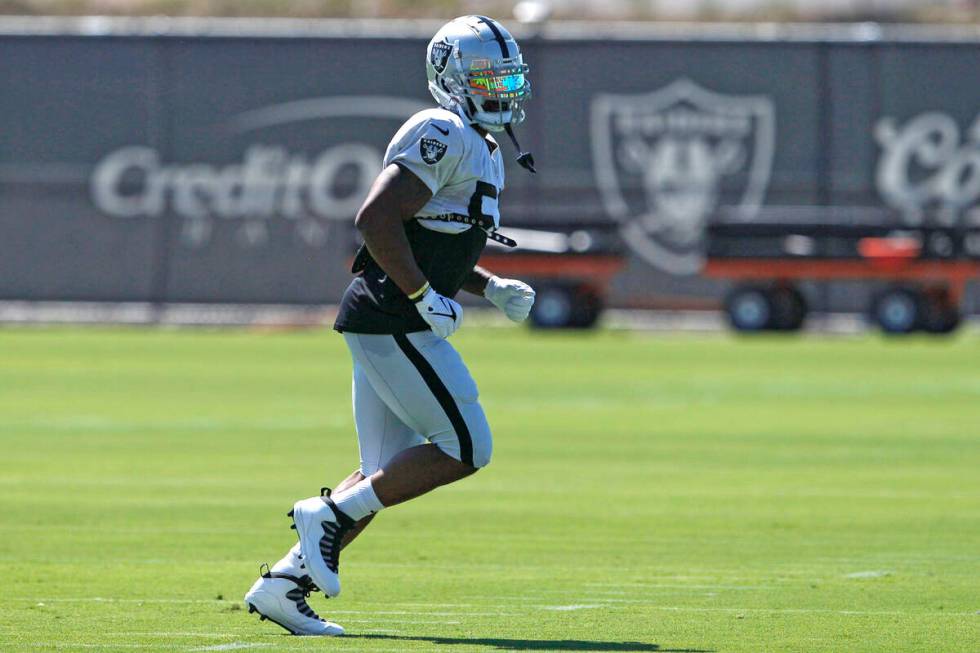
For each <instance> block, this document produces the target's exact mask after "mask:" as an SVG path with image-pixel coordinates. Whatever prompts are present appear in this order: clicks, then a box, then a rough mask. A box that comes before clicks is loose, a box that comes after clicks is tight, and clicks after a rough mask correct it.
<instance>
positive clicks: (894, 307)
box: [871, 287, 924, 334]
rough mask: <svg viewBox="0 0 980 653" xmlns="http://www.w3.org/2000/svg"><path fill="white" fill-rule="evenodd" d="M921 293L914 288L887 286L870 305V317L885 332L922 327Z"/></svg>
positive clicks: (914, 329) (901, 332)
mask: <svg viewBox="0 0 980 653" xmlns="http://www.w3.org/2000/svg"><path fill="white" fill-rule="evenodd" d="M923 313H924V311H923V298H922V293H921V292H919V291H918V290H916V289H914V288H903V287H897V288H889V289H888V290H885V291H883V292H881V293H880V294H879V295H878V296H877V297H876V298H875V300H874V303H873V304H872V306H871V319H872V320H873V321H874V322H875V324H877V325H878V326H879V327H881V330H882V331H884V332H885V333H891V334H905V333H912V332H913V331H916V330H918V329H921V328H922V327H923V319H922V318H923Z"/></svg>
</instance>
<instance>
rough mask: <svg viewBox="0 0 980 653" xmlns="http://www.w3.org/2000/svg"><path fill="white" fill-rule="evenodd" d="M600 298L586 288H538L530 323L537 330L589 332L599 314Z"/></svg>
mask: <svg viewBox="0 0 980 653" xmlns="http://www.w3.org/2000/svg"><path fill="white" fill-rule="evenodd" d="M602 308H603V305H602V298H601V297H600V296H599V293H597V292H595V291H594V290H593V289H591V288H589V287H588V286H573V285H551V286H544V287H540V288H538V291H537V297H536V298H535V300H534V307H533V308H532V309H531V315H530V318H529V319H530V323H531V326H532V327H534V328H536V329H589V328H592V327H594V326H595V324H596V322H598V320H599V315H601V314H602Z"/></svg>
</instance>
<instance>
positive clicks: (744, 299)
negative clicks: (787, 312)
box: [725, 286, 773, 332]
mask: <svg viewBox="0 0 980 653" xmlns="http://www.w3.org/2000/svg"><path fill="white" fill-rule="evenodd" d="M725 312H726V313H727V314H728V321H729V322H730V323H731V325H732V328H733V329H735V330H736V331H749V332H755V331H762V330H764V329H768V328H770V326H771V324H772V318H773V302H772V297H771V295H770V293H769V291H767V290H766V289H765V288H762V287H760V286H739V287H737V288H735V289H734V290H732V291H731V292H730V293H729V294H728V297H727V298H726V299H725Z"/></svg>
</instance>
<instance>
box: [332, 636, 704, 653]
mask: <svg viewBox="0 0 980 653" xmlns="http://www.w3.org/2000/svg"><path fill="white" fill-rule="evenodd" d="M350 638H358V639H383V640H390V641H403V642H428V643H430V644H446V645H451V644H463V645H469V646H490V647H493V648H495V649H497V650H500V651H636V652H638V651H656V652H657V653H714V651H710V650H704V649H696V648H660V645H659V644H646V643H643V642H596V641H588V640H582V639H504V638H501V637H423V636H417V637H410V636H405V635H383V634H366V633H365V634H361V635H357V634H349V635H345V636H344V639H350Z"/></svg>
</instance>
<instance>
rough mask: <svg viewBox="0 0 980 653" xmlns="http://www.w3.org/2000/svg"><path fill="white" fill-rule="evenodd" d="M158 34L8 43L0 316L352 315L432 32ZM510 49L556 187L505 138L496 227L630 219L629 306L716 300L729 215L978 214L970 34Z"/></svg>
mask: <svg viewBox="0 0 980 653" xmlns="http://www.w3.org/2000/svg"><path fill="white" fill-rule="evenodd" d="M25 25H26V27H25ZM164 25H165V28H166V29H167V30H168V32H167V33H160V34H150V33H147V30H149V29H152V28H154V27H153V26H154V24H150V23H132V22H125V21H123V22H112V21H109V22H102V23H98V24H97V25H96V26H95V27H94V28H93V24H92V23H91V22H88V23H86V22H84V21H83V22H79V23H65V24H60V25H59V26H58V27H57V28H55V29H48V30H47V31H46V32H44V33H41V32H40V31H38V30H36V29H33V28H32V27H31V24H30V23H16V24H15V28H11V27H10V23H8V24H7V28H6V30H5V33H3V34H0V115H2V116H3V120H4V128H3V129H2V130H0V299H17V300H97V301H152V302H247V303H263V302H271V303H298V304H307V303H311V304H315V303H328V302H334V301H336V300H337V299H338V298H339V296H340V294H341V292H342V290H343V288H344V287H345V286H346V284H347V282H348V280H349V273H348V270H347V263H348V260H349V256H350V254H351V252H352V248H353V241H354V234H353V229H352V225H351V219H352V217H353V215H354V212H355V211H356V209H357V207H358V205H359V202H360V200H361V198H362V197H363V195H364V194H365V192H366V189H367V187H368V185H369V184H370V183H371V181H372V179H373V177H374V175H375V174H376V172H377V171H378V168H379V165H380V161H381V157H382V154H383V151H384V148H385V146H386V144H387V142H388V140H389V138H390V137H391V135H392V133H393V132H394V131H395V129H397V127H398V126H399V124H400V123H401V121H403V120H404V119H405V118H406V117H408V116H409V115H411V114H412V113H413V112H414V111H416V110H418V109H420V108H423V107H426V106H430V105H431V104H432V102H431V98H430V97H429V95H428V92H427V90H426V83H425V71H424V49H425V44H426V41H427V39H426V38H425V37H424V36H423V34H426V33H428V32H429V26H428V25H423V26H408V27H405V26H392V25H391V24H371V25H368V26H366V27H365V26H364V25H363V24H345V23H329V22H326V23H314V24H312V25H310V24H307V25H306V26H305V27H302V28H301V29H303V30H304V31H303V32H302V33H299V34H295V33H292V32H290V34H291V35H286V34H285V33H284V31H289V30H279V29H275V31H273V29H272V28H270V27H269V26H268V25H267V26H266V27H265V28H263V29H261V30H259V29H254V28H253V27H251V24H250V23H247V24H243V23H222V22H220V21H208V22H204V23H194V24H193V26H189V25H190V24H188V23H183V22H180V21H174V22H167V23H164ZM243 25H245V26H244V27H243ZM276 25H279V26H282V25H285V24H278V23H273V24H272V27H273V28H275V26H276ZM289 25H292V26H293V27H295V25H294V24H289ZM287 26H288V25H287ZM355 27H356V29H355ZM290 29H292V27H290ZM86 30H88V31H86ZM126 30H128V31H126ZM201 30H210V31H211V32H212V33H211V34H199V33H198V32H199V31H201ZM3 31H4V27H3V24H2V23H0V32H3ZM586 31H588V30H586ZM32 32H33V33H32ZM394 32H397V33H394ZM515 33H517V34H518V35H519V36H521V37H522V39H523V47H524V52H525V56H526V60H527V61H528V62H529V64H530V66H531V79H532V83H533V93H534V97H533V99H532V101H531V102H530V103H529V105H528V119H527V122H526V123H525V124H524V125H522V126H521V127H520V128H519V131H520V133H521V135H522V136H521V137H522V140H523V141H524V145H525V147H526V148H527V149H531V150H533V151H534V154H535V158H536V159H537V161H538V168H539V171H540V172H539V174H538V175H536V176H531V175H529V174H527V173H526V172H525V171H523V170H522V169H520V168H519V167H518V166H517V165H515V164H514V161H513V156H512V153H511V152H510V145H509V144H508V143H504V144H503V147H504V149H505V150H506V151H507V152H508V154H507V158H508V170H507V174H508V181H507V188H506V190H505V191H504V193H503V194H502V200H501V207H502V214H503V216H504V218H503V224H504V226H506V224H507V223H508V222H511V223H513V222H517V223H520V224H521V225H522V226H535V227H539V228H542V229H547V228H553V227H559V226H560V227H562V228H564V227H567V226H568V225H570V224H577V223H581V224H597V223H604V224H609V225H611V226H615V228H616V229H617V230H618V231H619V233H620V234H621V235H622V236H623V241H624V243H625V244H626V246H627V247H628V251H629V252H630V261H629V264H628V266H627V268H626V270H625V272H624V273H623V274H622V275H621V276H620V277H619V279H618V280H617V282H616V284H615V287H614V292H613V296H612V300H613V302H614V303H617V304H621V305H634V306H635V305H646V304H650V303H651V302H655V303H659V304H661V305H663V304H665V303H666V304H670V303H676V304H678V305H682V304H691V303H692V301H693V303H697V301H705V302H710V301H714V299H715V298H716V296H717V293H718V292H719V289H720V287H719V285H718V283H717V282H714V281H710V280H707V279H704V278H702V277H700V276H699V274H698V273H699V271H700V269H701V265H702V263H703V252H704V233H705V225H706V224H707V223H708V222H709V221H711V220H713V219H716V218H717V217H718V216H720V215H725V216H727V218H728V219H734V220H744V221H753V220H758V219H765V217H766V216H773V215H775V216H778V218H779V219H780V220H782V221H785V220H791V219H792V216H793V215H797V214H799V213H800V211H801V209H800V207H810V208H807V209H806V210H805V212H806V213H807V214H808V215H809V216H811V219H812V216H813V215H817V216H819V215H821V214H822V213H821V212H822V211H828V212H833V213H834V215H835V216H837V217H838V219H839V218H840V216H845V217H847V216H853V219H855V220H858V219H868V220H888V221H892V222H895V223H896V224H904V225H910V226H915V225H919V224H922V223H923V222H929V223H936V224H939V225H942V226H955V225H966V224H976V223H980V72H978V71H980V38H977V37H976V36H970V35H967V36H963V35H960V36H958V37H956V38H947V39H946V40H945V41H938V40H929V39H927V38H926V37H925V36H923V34H924V33H923V32H917V31H914V30H904V31H901V32H894V33H891V34H889V33H885V34H884V35H882V34H881V33H878V32H875V31H874V30H873V29H871V28H868V27H867V26H864V27H858V28H854V29H843V28H833V29H831V28H828V29H822V30H818V31H813V30H811V31H810V32H808V33H807V34H800V33H799V32H798V31H794V30H792V29H786V30H784V31H783V32H782V33H778V34H769V35H765V34H758V33H749V32H746V33H743V34H739V35H738V36H731V35H728V36H726V35H724V34H717V33H712V32H711V31H710V30H709V31H705V30H702V31H697V32H687V33H674V34H664V33H662V32H654V31H650V32H644V31H638V30H637V29H636V28H631V29H630V30H629V33H628V34H624V33H623V31H622V29H617V28H615V27H611V26H597V27H595V28H594V29H592V31H591V33H587V34H585V35H582V34H580V33H577V32H573V30H572V29H571V28H568V29H563V28H561V27H557V26H553V27H550V28H548V29H547V30H545V32H543V33H540V34H523V33H521V32H520V30H515ZM930 38H931V37H930ZM503 231H504V232H506V230H505V229H504V230H503ZM855 292H860V291H859V290H855V288H854V287H853V286H844V287H842V288H841V289H840V290H838V291H835V293H834V294H832V295H830V296H828V297H825V298H824V300H825V301H829V302H831V303H834V304H838V305H840V306H846V305H848V302H849V299H850V296H851V295H852V294H854V293H855ZM973 303H974V304H975V303H976V302H973Z"/></svg>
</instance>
